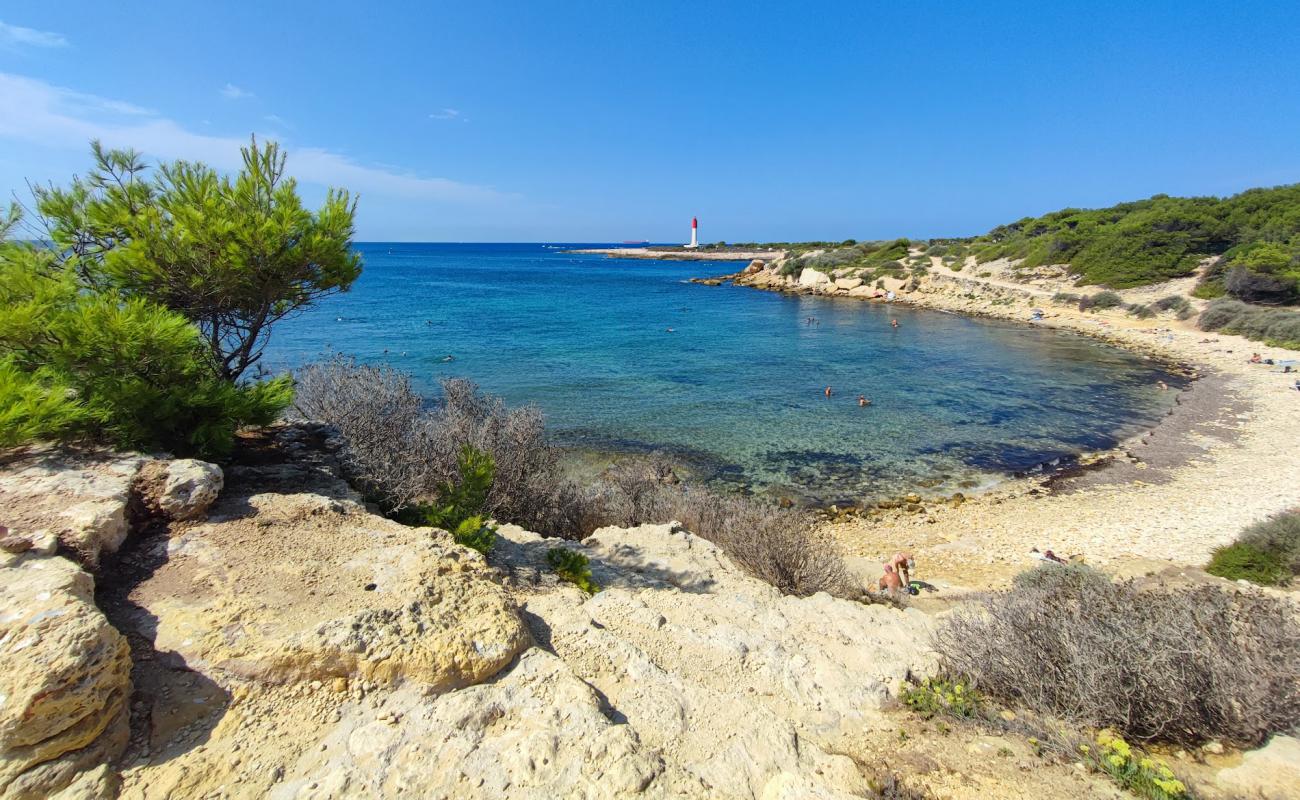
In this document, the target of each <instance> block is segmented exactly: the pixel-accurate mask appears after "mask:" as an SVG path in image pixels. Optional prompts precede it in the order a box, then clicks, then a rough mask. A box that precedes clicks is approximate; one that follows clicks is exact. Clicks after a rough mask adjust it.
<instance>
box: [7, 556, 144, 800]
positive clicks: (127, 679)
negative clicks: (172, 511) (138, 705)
mask: <svg viewBox="0 0 1300 800" xmlns="http://www.w3.org/2000/svg"><path fill="white" fill-rule="evenodd" d="M0 609H2V611H0V698H3V701H2V702H0V794H3V795H4V796H5V797H15V798H26V797H45V796H48V795H50V794H53V793H54V792H57V791H59V790H60V789H62V788H63V787H65V786H67V785H68V784H70V783H72V782H73V781H75V780H77V779H78V775H79V773H80V772H82V771H83V770H85V769H90V768H93V767H95V766H96V765H98V764H100V763H103V762H105V761H107V760H109V759H112V758H116V757H117V756H118V755H119V754H120V753H121V751H122V748H123V747H124V746H125V744H126V735H127V724H126V701H127V697H128V696H129V695H130V692H131V659H130V653H129V648H128V647H127V643H126V639H124V638H123V637H122V635H121V634H120V633H118V632H117V630H115V629H114V628H113V627H112V626H111V625H109V623H108V620H107V619H105V618H104V615H103V614H101V613H100V611H99V609H98V608H96V607H95V602H94V581H93V580H92V579H91V577H90V575H89V574H87V573H86V572H85V571H83V570H82V569H81V568H80V567H78V566H77V565H76V564H73V563H72V562H71V561H68V560H67V559H64V558H60V557H57V556H42V555H38V554H34V553H27V554H24V555H22V556H20V557H18V558H17V559H14V560H13V561H11V562H10V563H9V564H8V565H6V566H3V567H0Z"/></svg>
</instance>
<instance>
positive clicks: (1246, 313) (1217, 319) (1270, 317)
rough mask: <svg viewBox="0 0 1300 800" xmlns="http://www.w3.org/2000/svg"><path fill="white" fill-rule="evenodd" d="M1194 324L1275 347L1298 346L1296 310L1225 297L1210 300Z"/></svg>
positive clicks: (1299, 324) (1299, 333)
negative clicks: (1263, 305)
mask: <svg viewBox="0 0 1300 800" xmlns="http://www.w3.org/2000/svg"><path fill="white" fill-rule="evenodd" d="M1197 325H1198V326H1199V327H1200V328H1201V330H1205V331H1222V332H1223V333H1233V334H1237V335H1239V336H1245V337H1246V338H1247V339H1251V340H1253V341H1257V342H1264V343H1265V344H1271V345H1274V346H1276V347H1286V348H1289V349H1292V350H1300V310H1286V309H1280V308H1260V307H1258V306H1252V305H1249V304H1247V303H1243V302H1241V301H1240V300H1231V299H1229V298H1226V297H1225V298H1219V299H1218V300H1215V301H1213V302H1211V303H1210V305H1209V306H1207V307H1206V309H1205V310H1204V311H1202V312H1201V317H1200V319H1199V320H1197Z"/></svg>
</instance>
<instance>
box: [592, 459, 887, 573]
mask: <svg viewBox="0 0 1300 800" xmlns="http://www.w3.org/2000/svg"><path fill="white" fill-rule="evenodd" d="M670 475H671V470H667V469H666V467H665V466H664V465H663V463H662V462H658V461H657V460H653V459H652V460H651V461H650V463H648V464H645V463H625V464H621V465H618V466H616V467H614V468H613V469H611V470H610V471H609V472H608V473H607V474H606V476H605V477H604V479H603V480H602V482H601V485H599V486H598V487H597V488H596V490H595V493H594V497H593V498H592V502H591V508H592V513H593V514H594V515H595V516H596V518H597V521H599V522H600V524H604V525H618V526H622V527H626V526H630V525H640V524H643V523H660V524H662V523H666V522H672V521H676V522H678V523H680V524H681V525H682V527H684V528H685V529H686V530H688V531H690V532H691V533H693V534H695V535H696V536H699V537H700V538H702V539H707V540H709V541H710V542H713V543H714V544H716V545H717V546H718V547H720V548H721V549H722V550H723V552H725V553H726V554H727V555H728V557H730V558H731V560H732V561H734V562H735V563H736V564H737V565H738V566H740V568H741V569H743V570H745V572H747V573H749V574H750V575H752V576H754V577H755V578H758V579H760V580H762V581H766V582H767V583H770V584H771V585H773V586H775V587H776V588H777V589H779V590H781V591H782V592H784V593H786V594H793V595H797V596H801V597H803V596H808V595H811V594H816V593H817V592H826V593H828V594H830V595H833V596H835V597H844V598H853V599H858V598H859V597H860V596H861V595H862V594H863V593H862V590H861V589H860V588H859V587H858V585H857V583H856V581H854V580H853V578H852V577H851V576H850V575H849V572H848V569H847V568H846V567H845V565H844V561H843V559H842V558H841V557H840V555H839V553H838V552H837V551H836V550H835V548H834V547H833V546H832V545H830V544H827V543H822V542H818V541H817V540H816V539H814V538H813V537H812V535H811V529H812V520H811V518H810V517H809V516H808V515H807V514H806V513H805V512H802V511H798V510H795V509H782V508H778V507H776V506H774V505H772V504H770V503H765V502H762V501H760V500H755V499H753V498H749V497H742V496H737V495H721V494H718V493H716V492H711V491H708V490H707V489H702V488H699V487H694V486H678V485H674V484H673V483H672V482H671V479H670V478H669V477H668V476H670Z"/></svg>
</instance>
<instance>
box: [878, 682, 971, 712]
mask: <svg viewBox="0 0 1300 800" xmlns="http://www.w3.org/2000/svg"><path fill="white" fill-rule="evenodd" d="M899 699H901V700H902V701H903V705H905V706H907V707H908V708H909V709H911V710H912V711H914V712H916V713H917V714H920V715H921V716H922V717H924V718H926V719H929V718H930V717H933V716H936V715H939V714H946V715H950V716H955V717H973V716H975V715H976V714H977V713H979V711H980V710H981V707H982V705H983V702H984V701H983V698H982V697H981V696H980V693H979V692H977V691H976V690H975V689H974V688H973V687H972V686H971V685H970V683H969V682H967V681H964V680H962V679H960V678H958V679H955V680H947V679H944V678H926V679H924V680H922V681H921V682H920V683H917V684H913V683H906V682H905V683H904V684H903V686H902V689H900V690H899Z"/></svg>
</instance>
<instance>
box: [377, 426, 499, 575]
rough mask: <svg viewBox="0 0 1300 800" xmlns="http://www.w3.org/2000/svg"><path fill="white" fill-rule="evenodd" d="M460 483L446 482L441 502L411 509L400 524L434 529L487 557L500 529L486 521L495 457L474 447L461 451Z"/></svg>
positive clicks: (440, 488) (458, 460)
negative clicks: (484, 511)
mask: <svg viewBox="0 0 1300 800" xmlns="http://www.w3.org/2000/svg"><path fill="white" fill-rule="evenodd" d="M456 470H457V472H459V473H460V482H459V483H452V482H451V481H445V482H443V483H441V484H439V485H438V499H437V501H436V502H434V503H426V504H424V505H417V506H412V507H410V508H407V509H405V510H403V511H402V512H401V514H399V515H398V520H399V521H401V522H404V523H406V524H408V525H411V524H413V525H431V526H433V527H435V528H442V529H443V530H445V531H448V532H449V533H451V537H452V538H453V539H454V540H455V541H456V544H460V545H464V546H465V547H469V548H472V549H474V550H477V551H479V552H480V553H482V554H483V555H487V554H488V553H489V552H491V550H492V546H493V545H494V544H496V529H495V528H493V527H492V526H491V525H488V524H487V522H486V521H485V520H484V519H483V508H484V506H485V505H486V504H487V496H488V491H489V490H490V489H491V488H492V478H493V476H494V475H495V473H496V467H495V464H494V463H493V461H492V456H491V455H490V454H488V453H484V452H483V451H481V450H477V449H475V448H474V447H472V446H470V445H465V446H464V447H462V448H461V451H460V455H459V456H458V457H457V458H456Z"/></svg>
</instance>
